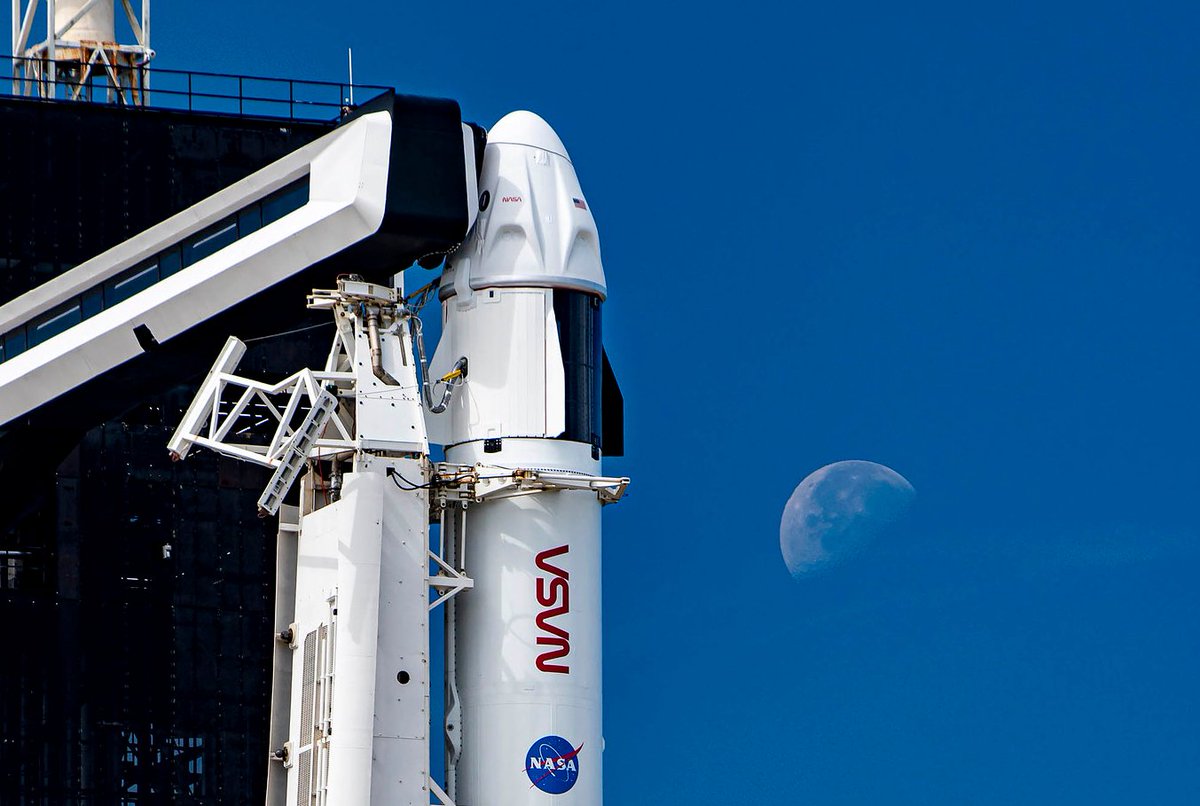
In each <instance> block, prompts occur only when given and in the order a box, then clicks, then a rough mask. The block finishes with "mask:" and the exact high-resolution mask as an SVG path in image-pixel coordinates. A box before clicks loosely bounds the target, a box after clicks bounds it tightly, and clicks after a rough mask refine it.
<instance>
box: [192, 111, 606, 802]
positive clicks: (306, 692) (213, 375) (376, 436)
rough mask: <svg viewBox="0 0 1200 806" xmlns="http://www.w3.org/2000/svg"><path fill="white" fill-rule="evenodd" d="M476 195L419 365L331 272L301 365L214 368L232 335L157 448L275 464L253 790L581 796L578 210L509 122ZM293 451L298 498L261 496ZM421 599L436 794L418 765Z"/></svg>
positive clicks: (595, 748)
mask: <svg viewBox="0 0 1200 806" xmlns="http://www.w3.org/2000/svg"><path fill="white" fill-rule="evenodd" d="M473 178H474V177H472V179H473ZM478 187H479V191H480V193H479V211H478V217H477V219H476V220H475V223H474V226H473V228H472V230H471V232H470V233H469V235H468V237H467V240H466V241H465V242H464V243H463V244H462V246H461V248H460V249H458V250H457V251H456V252H455V254H454V255H453V256H452V259H451V260H449V261H448V262H447V266H446V268H445V270H444V273H443V277H442V280H441V284H440V290H439V296H440V299H441V303H442V308H441V315H442V336H441V340H440V341H439V343H438V347H437V351H436V354H435V355H434V357H433V360H432V363H431V366H430V368H429V370H428V371H427V372H424V373H423V374H424V377H423V378H420V377H418V375H417V367H418V366H419V365H420V364H421V363H422V362H423V361H424V356H423V346H422V344H421V338H420V332H421V326H420V320H419V319H418V318H417V316H416V312H415V311H414V310H411V309H410V307H409V306H408V305H407V304H406V302H405V299H404V296H403V291H402V290H401V289H392V288H388V287H385V286H378V285H373V284H370V283H366V282H362V281H359V280H356V279H353V278H348V279H342V280H340V281H339V284H338V288H337V290H333V291H318V292H314V294H313V296H312V297H311V300H312V301H311V303H310V307H314V308H322V309H327V310H329V311H331V312H332V313H333V314H334V317H335V320H336V322H337V325H338V335H337V337H336V338H335V342H334V347H333V349H332V350H331V352H330V357H329V360H328V362H327V364H326V366H325V368H324V369H323V370H318V371H310V370H302V371H301V372H299V373H297V374H296V375H294V376H292V377H291V378H289V379H286V380H285V381H283V382H281V383H279V384H275V385H270V384H265V383H263V382H261V381H257V380H252V379H242V378H238V377H237V376H235V375H234V374H233V371H234V368H235V367H236V365H237V361H238V359H239V358H240V356H241V354H242V352H244V345H241V344H240V342H237V340H236V339H231V340H230V342H229V343H228V344H227V346H226V350H225V351H224V352H223V353H222V354H221V357H220V358H218V361H217V363H216V364H215V365H214V367H213V369H212V371H211V372H210V373H209V377H208V379H207V380H206V381H205V383H204V385H203V387H202V388H201V391H200V393H199V394H198V396H197V398H196V401H194V402H193V404H192V406H191V407H190V408H189V410H188V412H187V413H186V415H185V419H184V422H183V423H182V424H181V425H180V428H179V430H178V431H177V432H176V435H175V436H174V437H173V438H172V441H171V444H170V448H171V450H172V451H173V452H174V453H175V455H177V456H178V457H183V456H185V455H186V453H187V451H188V449H189V448H190V447H191V446H193V445H203V446H205V447H209V448H212V449H215V450H219V451H223V452H225V453H228V454H231V455H234V456H238V457H240V458H243V459H248V460H250V461H258V462H259V463H261V464H265V465H268V466H271V467H274V468H275V475H274V477H273V478H272V480H271V483H270V484H269V485H268V488H267V490H266V491H265V492H264V494H263V497H262V499H261V500H260V505H261V506H262V508H263V509H264V510H265V511H266V512H271V513H274V512H276V511H279V512H280V516H281V517H280V521H281V528H280V537H279V549H278V556H279V558H280V559H279V572H278V582H277V590H278V593H277V597H278V603H277V608H276V612H277V620H278V622H279V628H280V638H281V641H280V645H279V646H278V647H277V651H276V671H275V680H276V686H275V689H274V691H275V696H274V699H273V703H272V743H273V746H274V747H276V748H277V750H276V752H275V754H274V759H275V761H274V762H272V767H271V771H270V776H269V779H268V803H269V804H288V806H292V805H293V804H296V806H320V804H339V805H340V804H345V805H346V806H358V804H364V805H365V804H380V806H382V804H388V806H393V804H422V805H424V804H428V803H429V802H430V797H431V796H432V797H434V798H436V802H439V803H442V804H447V806H452V805H454V804H457V806H526V805H528V806H534V805H535V804H550V803H561V804H564V805H565V806H601V804H602V800H603V785H602V781H603V760H602V752H603V749H604V738H603V732H602V719H601V713H602V694H601V595H600V557H601V550H600V539H601V535H600V510H601V507H602V505H603V504H605V503H611V502H614V501H616V500H619V499H620V497H621V496H622V494H623V493H624V490H625V487H626V485H627V484H628V481H629V480H628V479H625V478H610V477H604V476H601V475H600V459H601V451H602V450H603V447H604V445H605V444H606V442H607V443H610V444H613V443H614V440H613V439H612V437H613V436H614V435H613V434H609V435H608V436H607V437H605V435H604V434H603V433H602V431H603V426H602V423H603V422H604V420H605V419H606V418H605V417H604V416H603V412H602V410H601V407H602V401H603V399H604V398H606V397H607V398H609V399H610V401H612V400H615V399H619V397H618V396H616V395H614V394H613V392H614V390H615V387H613V388H608V387H607V386H606V385H607V384H611V383H613V381H612V380H611V376H610V371H609V370H608V368H607V365H606V363H605V357H604V351H603V346H602V342H601V331H600V311H601V304H602V303H603V301H604V298H605V294H606V286H605V280H604V271H603V268H602V265H601V261H600V248H599V240H598V237H597V233H596V224H595V220H594V219H593V217H592V213H591V210H590V208H589V206H588V203H587V200H586V198H585V196H584V194H583V191H582V189H581V188H580V185H579V180H578V178H577V177H576V175H575V169H574V167H573V165H572V163H571V159H570V157H569V155H568V154H567V151H566V149H565V148H564V147H563V144H562V142H561V141H560V140H559V138H558V136H557V135H556V134H555V133H554V131H553V130H552V129H551V128H550V127H549V126H548V125H547V124H546V123H545V121H543V120H542V119H541V118H539V117H537V116H536V115H533V114H531V113H528V112H514V113H512V114H510V115H508V116H506V117H505V118H503V119H502V120H501V121H500V122H499V123H497V124H496V125H495V127H493V128H492V130H491V131H490V132H489V134H488V142H487V146H486V149H485V151H484V156H483V164H482V168H481V173H480V179H479V184H478ZM300 237H303V235H302V234H301V236H300ZM439 378H440V379H441V380H440V381H434V382H431V379H439ZM439 387H440V388H439ZM435 392H436V393H435ZM255 395H259V396H260V397H262V398H263V399H268V398H272V397H273V396H281V395H289V396H290V398H289V400H288V401H287V402H286V403H284V402H279V403H278V404H273V405H274V409H273V411H275V412H276V413H277V415H278V417H279V420H280V424H279V427H278V429H277V430H276V432H275V435H274V437H273V439H272V442H271V444H269V445H266V446H261V445H257V446H256V445H240V444H237V443H236V442H235V441H234V437H235V435H236V434H237V433H238V431H237V429H236V427H235V421H236V418H237V417H238V416H240V414H241V412H242V411H243V410H244V409H245V406H246V405H247V401H249V400H251V399H253V398H254V396H255ZM234 401H238V402H237V403H234ZM614 413H615V412H613V411H610V412H609V415H610V418H609V419H612V418H611V415H613V414H614ZM301 415H303V416H301ZM430 442H433V443H438V444H442V445H444V446H445V461H444V462H441V463H432V462H430V460H429V457H428V452H429V448H428V445H429V443H430ZM306 464H307V465H308V467H309V468H310V470H311V471H313V472H309V473H308V474H307V475H305V476H304V477H303V482H302V485H301V495H300V505H299V507H298V508H289V507H281V503H282V500H283V497H284V495H285V493H286V491H287V489H288V487H289V486H290V485H291V484H292V481H293V480H294V479H295V478H298V477H300V476H301V471H302V470H303V468H304V466H305V465H306ZM431 519H432V520H433V521H434V522H440V523H441V526H442V530H441V540H440V546H439V547H438V548H437V550H432V547H431V544H430V540H429V530H428V527H427V524H428V523H429V522H430V521H431ZM431 591H432V592H433V594H434V595H433V596H432V601H431V596H430V592H431ZM440 604H445V606H446V608H447V610H446V638H447V640H446V680H445V688H446V713H445V720H444V721H445V724H444V728H445V744H446V769H447V786H446V789H447V790H448V792H446V791H443V790H442V788H441V787H440V786H439V784H438V783H437V782H435V781H433V780H432V778H430V776H429V774H428V770H429V766H430V765H429V746H430V736H429V723H430V714H429V686H430V682H431V681H430V671H429V670H430V664H429V657H428V652H429V634H428V630H429V621H428V618H427V610H429V609H432V608H433V607H435V606H438V605H440Z"/></svg>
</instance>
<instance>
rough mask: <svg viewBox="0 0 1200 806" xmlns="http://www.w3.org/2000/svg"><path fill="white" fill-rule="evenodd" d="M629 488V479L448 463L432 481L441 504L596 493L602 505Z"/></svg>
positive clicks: (612, 500) (610, 501) (549, 470)
mask: <svg viewBox="0 0 1200 806" xmlns="http://www.w3.org/2000/svg"><path fill="white" fill-rule="evenodd" d="M628 486H629V478H628V477H626V476H620V477H618V476H590V475H588V474H586V473H577V472H574V471H571V470H554V469H548V468H511V467H499V466H497V465H485V464H477V465H455V464H450V463H448V462H441V463H439V464H438V465H437V466H436V468H435V473H434V477H433V487H434V489H435V490H436V494H437V497H438V500H439V501H441V502H445V501H475V502H478V501H486V500H489V499H493V498H513V497H516V496H519V495H532V494H534V493H540V492H548V491H551V490H585V491H588V492H594V493H595V494H596V497H597V498H599V499H600V503H602V504H614V503H616V502H617V501H620V500H621V497H622V496H623V495H625V489H626V488H627V487H628Z"/></svg>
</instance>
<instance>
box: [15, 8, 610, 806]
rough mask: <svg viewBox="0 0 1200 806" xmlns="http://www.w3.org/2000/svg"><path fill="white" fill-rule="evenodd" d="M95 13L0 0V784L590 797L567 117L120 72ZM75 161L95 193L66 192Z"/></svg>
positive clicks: (584, 241)
mask: <svg viewBox="0 0 1200 806" xmlns="http://www.w3.org/2000/svg"><path fill="white" fill-rule="evenodd" d="M121 7H122V10H123V11H124V13H125V16H126V20H127V21H128V23H129V27H130V30H131V31H132V37H133V39H134V43H133V44H128V45H120V44H118V43H117V41H116V40H117V38H118V37H117V36H116V33H115V25H114V18H115V13H116V9H115V3H114V2H113V0H57V2H55V0H47V2H46V4H45V7H44V9H42V11H41V13H42V14H43V15H44V16H45V19H46V37H45V39H44V40H43V41H42V42H40V43H35V44H32V45H31V44H30V37H31V35H32V34H31V32H32V29H33V27H34V20H35V15H36V14H37V13H38V12H39V0H28V1H27V3H26V4H25V6H24V8H22V7H21V3H20V2H19V0H14V4H13V20H14V22H13V58H12V61H11V64H12V78H11V89H12V93H11V96H9V97H7V98H5V97H0V146H3V149H0V150H2V151H3V156H0V172H2V173H0V181H3V182H4V183H6V184H8V185H10V186H11V187H17V186H20V187H28V188H34V189H36V188H42V189H43V190H42V191H38V192H34V193H30V194H27V195H26V196H24V197H21V196H18V195H17V194H13V193H5V194H0V197H2V198H4V199H5V201H4V208H3V210H2V213H3V215H2V216H0V218H2V220H0V224H2V225H3V226H0V235H2V236H4V237H2V238H0V270H2V272H0V482H3V483H5V484H6V485H7V486H8V487H7V488H8V489H10V490H12V491H14V492H15V493H16V494H17V495H18V496H19V497H21V498H23V499H24V500H26V501H27V503H26V504H25V505H24V506H23V507H19V508H15V509H14V510H13V511H11V512H8V513H6V514H5V515H4V518H3V520H0V560H2V563H3V564H2V565H0V616H3V617H5V618H6V619H8V620H10V621H11V620H16V622H17V623H18V625H19V626H17V628H16V629H17V630H18V633H17V639H18V641H19V642H20V643H19V645H20V646H22V651H21V653H20V655H19V656H18V657H17V658H16V659H14V661H12V662H10V663H8V664H6V666H5V669H4V671H3V680H4V685H2V686H0V731H2V735H3V737H4V738H0V800H3V801H4V802H5V803H8V802H13V803H16V804H22V806H24V804H50V803H55V804H57V803H79V804H83V803H99V802H120V803H129V804H134V803H142V802H144V803H174V802H180V803H184V802H186V803H201V804H224V803H237V804H243V803H247V802H255V801H258V800H260V799H261V800H262V801H263V802H265V803H267V804H279V805H280V806H282V804H287V805H288V806H293V804H294V805H295V806H318V804H376V803H378V804H382V803H389V804H391V803H410V804H422V806H424V805H425V804H431V803H435V804H443V805H444V806H455V805H456V804H458V805H460V806H486V804H504V805H505V806H510V805H511V806H523V805H528V806H534V805H535V804H545V803H551V802H560V803H564V804H568V805H569V806H600V804H601V803H602V801H603V794H602V793H603V788H602V766H603V764H602V755H601V754H602V750H603V733H602V719H601V713H602V675H601V640H600V637H601V636H600V634H601V592H600V556H601V552H600V545H601V528H600V511H601V508H602V507H603V506H604V505H606V504H610V503H615V502H616V501H619V500H620V499H621V497H622V495H623V494H624V492H625V489H626V487H627V485H628V483H629V479H628V478H624V477H613V476H605V475H603V473H602V469H601V462H602V457H603V456H605V455H608V456H614V455H621V454H622V453H623V434H622V432H623V422H622V418H623V413H622V412H623V401H622V398H621V394H620V390H619V388H618V386H617V383H616V378H615V374H614V372H613V370H612V367H611V365H610V363H609V360H608V356H607V355H606V354H605V351H604V348H603V338H602V330H601V309H602V305H603V302H604V300H605V298H606V296H607V284H606V280H605V276H604V271H603V267H602V265H601V260H600V249H599V238H598V234H597V231H596V225H595V220H594V218H593V214H592V210H591V207H590V205H589V203H588V201H587V200H586V197H585V195H584V192H583V190H582V188H581V186H580V184H579V180H578V178H577V176H576V173H575V167H574V164H573V162H572V160H571V157H570V155H569V154H568V152H567V150H566V148H565V146H564V145H563V143H562V141H561V140H560V139H559V138H558V136H557V134H555V132H554V131H553V130H552V129H551V128H550V126H549V125H547V124H546V123H545V121H543V120H542V119H541V118H539V117H538V116H536V115H533V114H531V113H528V112H514V113H512V114H510V115H508V116H506V117H505V118H504V119H502V120H501V121H499V122H498V123H497V124H496V125H494V126H493V127H492V128H491V129H490V130H487V131H485V130H484V129H482V128H481V127H479V126H477V125H475V124H472V123H469V122H465V121H463V120H462V117H461V113H460V111H459V109H458V105H457V104H456V103H454V102H453V101H445V100H439V99H428V98H418V97H412V96H401V95H396V94H395V93H394V92H392V91H391V90H384V89H381V88H362V87H359V88H358V90H359V98H360V99H362V98H367V100H365V101H363V102H362V103H361V104H360V105H359V106H354V105H353V104H352V103H350V102H349V100H348V99H349V98H350V94H349V92H348V88H347V87H345V86H344V85H336V84H329V85H321V84H318V83H315V82H290V81H282V80H273V79H258V78H246V77H228V76H215V75H213V74H183V73H171V72H170V71H160V70H157V69H155V70H154V71H153V74H154V76H155V86H154V90H153V92H151V91H150V76H151V71H150V69H149V64H150V61H151V59H152V58H153V56H154V52H153V50H152V49H151V48H150V38H149V34H150V4H149V0H143V2H142V3H141V4H139V5H137V6H136V7H135V5H134V4H133V3H131V2H130V0H121ZM172 76H174V77H175V79H178V78H179V77H180V76H186V85H185V86H184V87H183V88H182V89H170V88H168V86H167V85H168V84H169V83H170V80H171V77H172ZM214 81H215V82H217V84H218V88H216V89H211V87H212V85H213V82H214ZM203 82H208V85H207V88H205V89H199V90H198V89H197V86H198V85H199V84H202V83H203ZM176 86H177V87H178V86H180V85H179V83H178V81H176ZM313 88H316V90H317V91H318V92H319V93H320V96H319V99H318V96H317V95H309V94H308V93H309V92H310V91H311V90H313ZM310 98H311V99H312V100H310ZM197 105H203V106H205V108H206V111H203V112H201V111H198V110H197V108H196V106H197ZM214 107H215V108H214ZM298 110H299V114H298ZM302 117H303V118H308V119H307V120H305V119H302ZM84 176H88V177H89V178H90V179H92V180H93V181H92V182H87V181H82V180H83V177H84ZM95 180H102V181H101V182H100V184H101V185H102V186H103V187H105V188H106V194H107V198H108V199H109V200H110V201H111V200H113V199H119V200H120V202H119V203H118V204H115V205H114V204H107V205H102V206H100V207H97V206H96V205H94V204H91V203H89V202H88V200H87V199H85V198H82V197H81V198H78V199H71V198H70V197H69V196H67V197H65V198H64V195H63V193H62V190H61V188H62V187H67V186H71V187H78V188H86V187H88V186H91V185H95ZM64 181H65V182H66V183H67V184H65V185H64V184H62V183H63V182H64ZM56 184H57V185H59V187H58V188H57V189H56V188H55V185H56ZM82 193H86V191H82ZM50 200H53V201H50ZM64 232H75V233H77V235H76V236H75V237H73V238H71V239H64V238H63V237H62V233H64ZM418 262H419V263H420V264H421V265H422V266H425V267H429V268H433V267H438V266H440V268H441V273H440V276H439V277H438V278H437V279H436V280H435V281H434V282H433V283H431V284H430V285H429V286H426V287H424V288H421V289H417V290H415V291H412V292H408V291H407V290H406V288H405V282H404V271H405V269H407V268H408V267H410V266H413V265H416V264H417V263H418ZM306 298H307V300H308V304H307V306H305V305H304V304H303V300H304V299H306ZM434 300H436V303H437V306H436V307H437V308H439V309H440V310H438V313H437V314H436V315H437V316H438V319H439V322H440V325H441V336H440V339H439V340H438V343H437V347H436V350H435V351H434V353H433V355H432V356H430V355H426V351H425V344H424V339H423V330H424V328H423V325H422V315H423V313H422V308H423V307H424V306H426V303H432V302H433V301H434ZM429 307H430V308H434V306H433V305H432V304H430V305H429ZM424 315H426V316H428V314H424ZM233 334H237V336H240V337H241V338H237V337H235V336H234V335H233ZM331 336H332V338H330V337H331ZM330 345H331V346H330ZM214 357H215V359H216V360H215V363H212V362H213V359H214ZM206 368H208V372H207V374H205V369H206ZM117 435H121V438H120V439H119V440H116V441H114V440H113V437H115V436H117ZM438 446H441V447H440V449H439V448H438ZM152 448H153V449H154V450H153V451H152ZM196 448H202V449H205V450H199V451H197V450H194V449H196ZM438 450H440V451H442V452H444V458H441V459H438V458H436V457H435V455H434V452H435V451H438ZM64 457H65V458H64ZM254 468H259V469H258V470H255V469H254ZM114 493H115V494H114ZM260 518H261V519H260ZM431 526H434V527H436V528H437V535H438V539H437V540H436V541H434V540H431V531H430V528H431ZM235 554H236V555H237V556H238V557H239V558H240V559H239V560H237V562H236V565H234V566H232V567H231V566H230V565H229V559H228V558H231V557H233V556H234V555H235ZM250 558H253V559H250ZM256 580H257V581H256ZM438 607H442V608H444V612H445V619H444V622H445V631H446V634H445V641H444V645H445V650H444V651H445V656H444V659H443V663H442V664H441V666H443V667H444V679H435V677H434V674H433V671H432V670H433V669H434V667H435V665H436V664H434V663H433V662H432V661H433V659H431V658H430V654H429V653H430V634H429V630H430V623H431V621H430V614H431V612H432V611H433V610H434V609H435V608H438ZM114 617H115V621H114ZM230 625H236V627H235V629H233V630H232V632H231V631H230V630H229V626H230ZM22 631H24V632H22ZM122 646H124V647H125V649H124V650H123V651H121V650H120V647H122ZM114 649H117V650H118V651H116V652H114V651H113V650H114ZM47 668H48V669H50V672H49V674H45V673H41V674H39V672H38V670H39V669H47ZM434 685H438V686H442V687H443V688H444V691H445V713H444V715H440V716H439V715H434V714H431V687H432V686H434ZM117 692H119V696H116V697H114V694H115V693H117ZM268 702H269V708H268V707H267V703H268ZM38 714H40V716H38ZM431 719H432V723H431ZM431 724H438V725H439V726H438V728H437V729H434V730H431ZM443 745H444V748H445V768H446V774H445V777H444V778H438V779H437V780H435V777H434V776H432V775H431V774H430V773H431V769H432V767H431V751H438V750H437V748H440V747H441V746H443ZM251 751H253V752H251ZM438 752H440V751H438ZM231 776H232V777H231Z"/></svg>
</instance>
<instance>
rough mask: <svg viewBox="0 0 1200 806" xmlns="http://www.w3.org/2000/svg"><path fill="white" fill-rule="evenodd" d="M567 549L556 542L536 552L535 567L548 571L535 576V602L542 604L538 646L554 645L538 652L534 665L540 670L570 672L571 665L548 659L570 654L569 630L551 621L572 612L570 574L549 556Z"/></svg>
mask: <svg viewBox="0 0 1200 806" xmlns="http://www.w3.org/2000/svg"><path fill="white" fill-rule="evenodd" d="M570 550H571V547H570V546H559V547H557V548H552V549H546V550H545V551H542V552H539V553H538V555H537V567H538V568H540V569H541V570H543V571H545V572H546V573H547V574H549V575H550V576H548V577H545V576H541V577H538V581H537V600H538V604H540V605H541V606H542V607H543V608H545V609H544V610H542V612H540V613H538V615H537V626H538V629H540V630H541V631H542V633H543V635H539V636H538V639H537V642H538V646H548V647H554V648H553V649H550V650H547V651H545V652H543V653H542V654H540V655H538V658H537V667H538V669H540V670H541V671H543V672H552V673H556V674H570V673H571V668H570V667H569V666H567V664H566V663H551V661H555V660H558V659H559V658H566V657H567V655H569V654H571V634H570V633H569V632H567V631H566V630H564V629H563V628H562V627H559V626H558V625H556V624H551V623H550V619H552V618H554V617H555V616H564V615H566V614H567V613H570V612H571V586H570V579H571V575H570V573H568V572H567V571H565V570H563V569H562V568H559V567H558V566H557V565H554V564H552V563H551V562H550V560H551V559H552V558H554V557H557V556H558V555H560V554H566V553H567V552H568V551H570ZM560 601H561V604H560Z"/></svg>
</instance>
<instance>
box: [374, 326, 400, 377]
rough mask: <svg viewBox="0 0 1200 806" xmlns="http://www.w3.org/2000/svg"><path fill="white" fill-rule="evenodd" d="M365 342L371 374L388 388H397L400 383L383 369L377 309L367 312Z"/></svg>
mask: <svg viewBox="0 0 1200 806" xmlns="http://www.w3.org/2000/svg"><path fill="white" fill-rule="evenodd" d="M367 342H368V343H369V344H370V345H371V372H372V373H373V374H374V375H375V377H376V378H378V379H379V380H381V381H383V382H384V383H386V384H387V385H388V386H399V385H400V382H399V381H397V380H396V379H395V378H393V377H392V376H391V375H389V374H388V373H387V371H386V370H385V369H384V368H383V347H382V346H381V345H380V344H379V309H378V308H371V309H370V310H368V311H367Z"/></svg>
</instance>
